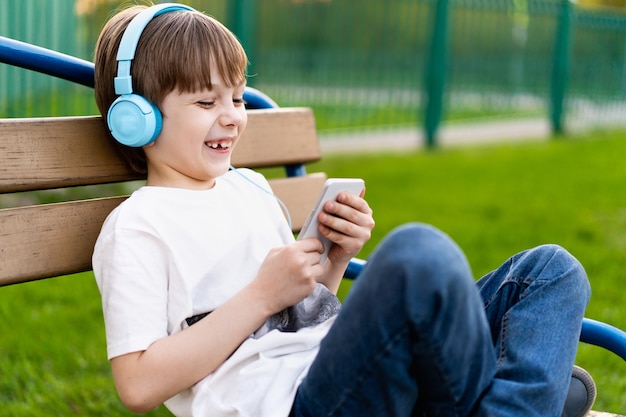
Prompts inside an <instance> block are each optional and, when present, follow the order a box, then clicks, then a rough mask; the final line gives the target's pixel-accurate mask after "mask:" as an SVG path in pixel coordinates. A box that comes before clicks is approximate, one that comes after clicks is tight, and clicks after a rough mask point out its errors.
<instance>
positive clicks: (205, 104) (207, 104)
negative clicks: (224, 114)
mask: <svg viewBox="0 0 626 417" xmlns="http://www.w3.org/2000/svg"><path fill="white" fill-rule="evenodd" d="M213 104H215V102H214V101H199V102H198V105H199V106H200V107H211V106H212V105H213Z"/></svg>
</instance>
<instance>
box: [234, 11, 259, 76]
mask: <svg viewBox="0 0 626 417" xmlns="http://www.w3.org/2000/svg"><path fill="white" fill-rule="evenodd" d="M226 3H227V4H228V6H227V7H228V10H227V12H228V27H229V29H230V30H231V31H232V32H233V33H234V34H235V36H237V38H239V41H240V42H241V44H242V45H243V48H244V49H245V50H246V54H247V55H248V60H249V61H250V63H249V65H248V74H250V75H254V74H256V71H255V63H256V42H255V38H256V18H257V0H229V1H227V2H226ZM254 79H255V77H249V78H248V80H247V83H248V85H250V86H252V85H254Z"/></svg>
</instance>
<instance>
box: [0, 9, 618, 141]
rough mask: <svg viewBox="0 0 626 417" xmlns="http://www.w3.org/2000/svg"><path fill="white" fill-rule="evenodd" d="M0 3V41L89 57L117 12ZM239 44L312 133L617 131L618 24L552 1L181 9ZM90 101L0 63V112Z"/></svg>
mask: <svg viewBox="0 0 626 417" xmlns="http://www.w3.org/2000/svg"><path fill="white" fill-rule="evenodd" d="M121 3H124V4H128V2H127V1H121V0H120V1H116V0H101V1H84V0H83V1H81V0H77V1H75V2H73V1H71V0H46V1H43V0H20V1H14V0H0V36H7V37H11V38H14V39H18V40H22V41H26V42H30V43H33V44H36V45H40V46H44V47H48V48H51V49H54V50H57V51H60V52H64V53H68V54H71V55H75V56H78V57H80V58H84V59H88V60H91V59H92V49H93V45H94V43H95V40H96V38H97V34H98V32H99V30H100V28H101V27H102V25H103V24H104V22H105V21H106V19H107V18H108V17H109V16H110V15H111V14H112V13H113V11H114V9H115V7H117V5H118V4H121ZM186 3H187V4H189V5H191V6H193V7H195V8H197V9H199V10H203V11H205V12H207V13H209V14H211V15H213V16H215V17H216V18H218V19H219V20H221V21H223V22H224V23H226V24H227V25H228V26H229V27H230V28H231V29H233V31H234V32H235V33H236V34H237V35H238V36H239V38H240V39H241V41H242V43H243V44H244V46H245V47H246V49H247V51H248V53H249V55H250V59H251V61H252V65H251V68H250V72H251V77H250V80H249V83H250V85H252V86H255V87H257V88H260V89H262V90H263V91H265V92H266V93H268V94H269V95H270V96H272V97H273V98H274V99H275V100H276V101H277V102H278V103H279V104H280V105H283V106H301V105H303V106H311V107H313V108H314V110H315V113H316V116H317V119H318V123H319V127H320V129H321V130H331V129H364V128H381V127H385V128H397V127H414V128H415V129H424V130H425V132H426V137H427V139H428V140H429V143H430V144H435V143H436V138H437V132H438V128H439V126H440V124H441V123H442V122H443V123H448V122H452V121H455V120H459V119H475V118H479V117H481V118H482V117H485V116H490V117H491V116H493V117H545V118H547V119H548V120H550V121H551V123H552V126H553V130H554V131H555V132H559V131H562V130H567V129H568V128H569V127H570V126H574V125H575V124H576V123H592V122H596V123H600V124H608V123H616V122H617V123H620V122H621V121H622V119H624V115H625V114H624V105H623V102H624V94H625V93H624V92H625V91H626V15H624V14H623V13H621V12H620V11H617V10H607V9H584V8H581V7H579V6H576V5H575V4H574V3H571V2H569V1H564V0H386V1H384V2H381V1H374V0H369V1H368V0H361V1H359V2H355V1H354V0H189V1H186ZM91 94H92V93H91V91H90V90H89V89H88V88H85V87H79V86H73V85H71V84H70V83H68V82H65V81H61V80H52V79H51V78H50V77H48V76H44V75H40V74H35V73H32V72H28V71H25V70H21V69H15V68H9V67H8V66H6V65H0V116H2V117H7V116H8V117H14V116H47V115H59V114H60V115H74V114H94V113H96V112H97V110H96V107H95V104H94V103H93V98H92V97H91Z"/></svg>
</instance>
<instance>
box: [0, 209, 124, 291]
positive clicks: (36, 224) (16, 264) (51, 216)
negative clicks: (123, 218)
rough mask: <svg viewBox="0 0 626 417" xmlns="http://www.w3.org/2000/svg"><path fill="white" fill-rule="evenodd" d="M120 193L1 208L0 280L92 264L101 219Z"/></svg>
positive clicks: (28, 277) (23, 278)
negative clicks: (92, 198)
mask: <svg viewBox="0 0 626 417" xmlns="http://www.w3.org/2000/svg"><path fill="white" fill-rule="evenodd" d="M122 200H123V197H113V198H105V199H94V200H86V201H74V202H69V203H57V204H43V205H39V206H30V207H19V208H14V209H4V210H0V285H7V284H13V283H17V282H23V281H31V280H35V279H39V278H47V277H54V276H59V275H65V274H70V273H74V272H81V271H87V270H89V269H91V254H92V252H93V246H94V244H95V242H96V238H97V236H98V233H99V232H100V228H101V227H102V222H103V221H104V219H105V218H106V216H107V215H108V214H109V213H110V212H111V210H113V208H114V207H116V206H117V205H118V204H119V203H121V201H122Z"/></svg>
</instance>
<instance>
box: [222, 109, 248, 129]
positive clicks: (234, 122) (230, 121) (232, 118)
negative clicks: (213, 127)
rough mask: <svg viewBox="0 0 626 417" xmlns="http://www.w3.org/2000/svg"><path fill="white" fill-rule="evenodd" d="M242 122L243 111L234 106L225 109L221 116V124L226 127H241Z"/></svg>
mask: <svg viewBox="0 0 626 417" xmlns="http://www.w3.org/2000/svg"><path fill="white" fill-rule="evenodd" d="M242 121H243V115H242V114H241V111H240V110H239V109H238V108H237V107H235V106H234V105H233V106H228V107H227V108H225V109H224V111H223V112H222V114H221V115H220V122H221V123H222V124H223V125H224V126H239V125H240V124H241V122H242Z"/></svg>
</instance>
